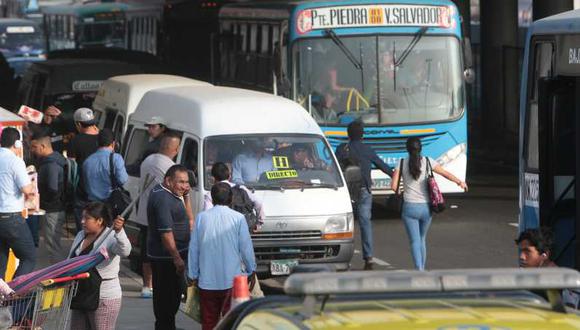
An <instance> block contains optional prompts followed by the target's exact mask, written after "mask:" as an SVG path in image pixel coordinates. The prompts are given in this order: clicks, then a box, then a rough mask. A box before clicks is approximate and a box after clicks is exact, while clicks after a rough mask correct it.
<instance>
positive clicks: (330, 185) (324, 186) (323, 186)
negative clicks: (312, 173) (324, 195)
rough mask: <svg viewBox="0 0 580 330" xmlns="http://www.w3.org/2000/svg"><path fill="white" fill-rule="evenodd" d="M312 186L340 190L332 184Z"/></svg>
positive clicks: (314, 184) (313, 185)
mask: <svg viewBox="0 0 580 330" xmlns="http://www.w3.org/2000/svg"><path fill="white" fill-rule="evenodd" d="M311 185H312V187H315V188H332V189H334V190H338V186H337V185H335V184H332V183H312V184H311Z"/></svg>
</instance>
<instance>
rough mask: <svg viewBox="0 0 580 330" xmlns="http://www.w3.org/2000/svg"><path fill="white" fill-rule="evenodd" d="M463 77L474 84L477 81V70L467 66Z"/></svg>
mask: <svg viewBox="0 0 580 330" xmlns="http://www.w3.org/2000/svg"><path fill="white" fill-rule="evenodd" d="M463 79H465V82H466V83H468V84H472V83H473V82H474V81H475V71H474V70H473V69H472V68H467V69H465V70H464V71H463Z"/></svg>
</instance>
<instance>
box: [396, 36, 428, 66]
mask: <svg viewBox="0 0 580 330" xmlns="http://www.w3.org/2000/svg"><path fill="white" fill-rule="evenodd" d="M427 29H428V27H426V26H424V27H422V28H421V29H419V31H418V32H417V33H415V36H414V37H413V40H411V42H410V43H409V45H408V46H407V48H405V50H404V51H403V53H402V54H401V58H399V60H398V61H397V62H395V68H397V67H398V66H400V65H402V64H403V62H405V59H407V56H409V54H410V53H411V51H412V50H413V48H415V46H416V45H417V43H418V42H419V40H421V38H422V37H423V36H424V35H425V33H426V32H427Z"/></svg>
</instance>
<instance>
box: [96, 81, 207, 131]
mask: <svg viewBox="0 0 580 330" xmlns="http://www.w3.org/2000/svg"><path fill="white" fill-rule="evenodd" d="M210 85H211V84H210V83H207V82H204V81H199V80H195V79H190V78H186V77H181V76H173V75H167V74H129V75H122V76H115V77H111V78H109V79H107V80H105V82H104V83H103V84H102V86H101V87H100V88H99V91H98V93H97V96H96V97H95V100H94V101H93V110H94V112H95V116H96V117H97V120H98V124H97V125H98V127H99V128H101V129H102V128H110V129H111V130H112V131H113V132H114V133H115V137H116V139H117V141H121V138H122V136H123V134H125V130H126V129H127V125H128V124H127V121H128V120H127V118H129V116H130V115H131V114H132V113H133V112H134V111H135V108H137V105H138V104H139V101H141V98H142V97H143V95H145V93H147V92H148V91H150V90H153V89H156V88H167V87H177V86H210ZM159 115H163V114H159Z"/></svg>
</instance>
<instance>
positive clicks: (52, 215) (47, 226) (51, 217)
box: [42, 211, 66, 263]
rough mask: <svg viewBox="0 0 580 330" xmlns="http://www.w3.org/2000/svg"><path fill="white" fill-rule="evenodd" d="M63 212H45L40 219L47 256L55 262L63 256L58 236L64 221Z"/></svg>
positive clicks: (60, 234) (60, 233) (59, 236)
mask: <svg viewBox="0 0 580 330" xmlns="http://www.w3.org/2000/svg"><path fill="white" fill-rule="evenodd" d="M65 216H66V215H65V212H64V211H61V212H47V213H46V214H45V215H44V221H42V227H43V230H44V244H46V250H47V251H48V257H49V259H50V262H51V263H56V262H59V261H61V260H63V259H64V258H65V256H64V255H63V254H62V246H61V244H60V238H61V236H62V229H63V226H64V221H65Z"/></svg>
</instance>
